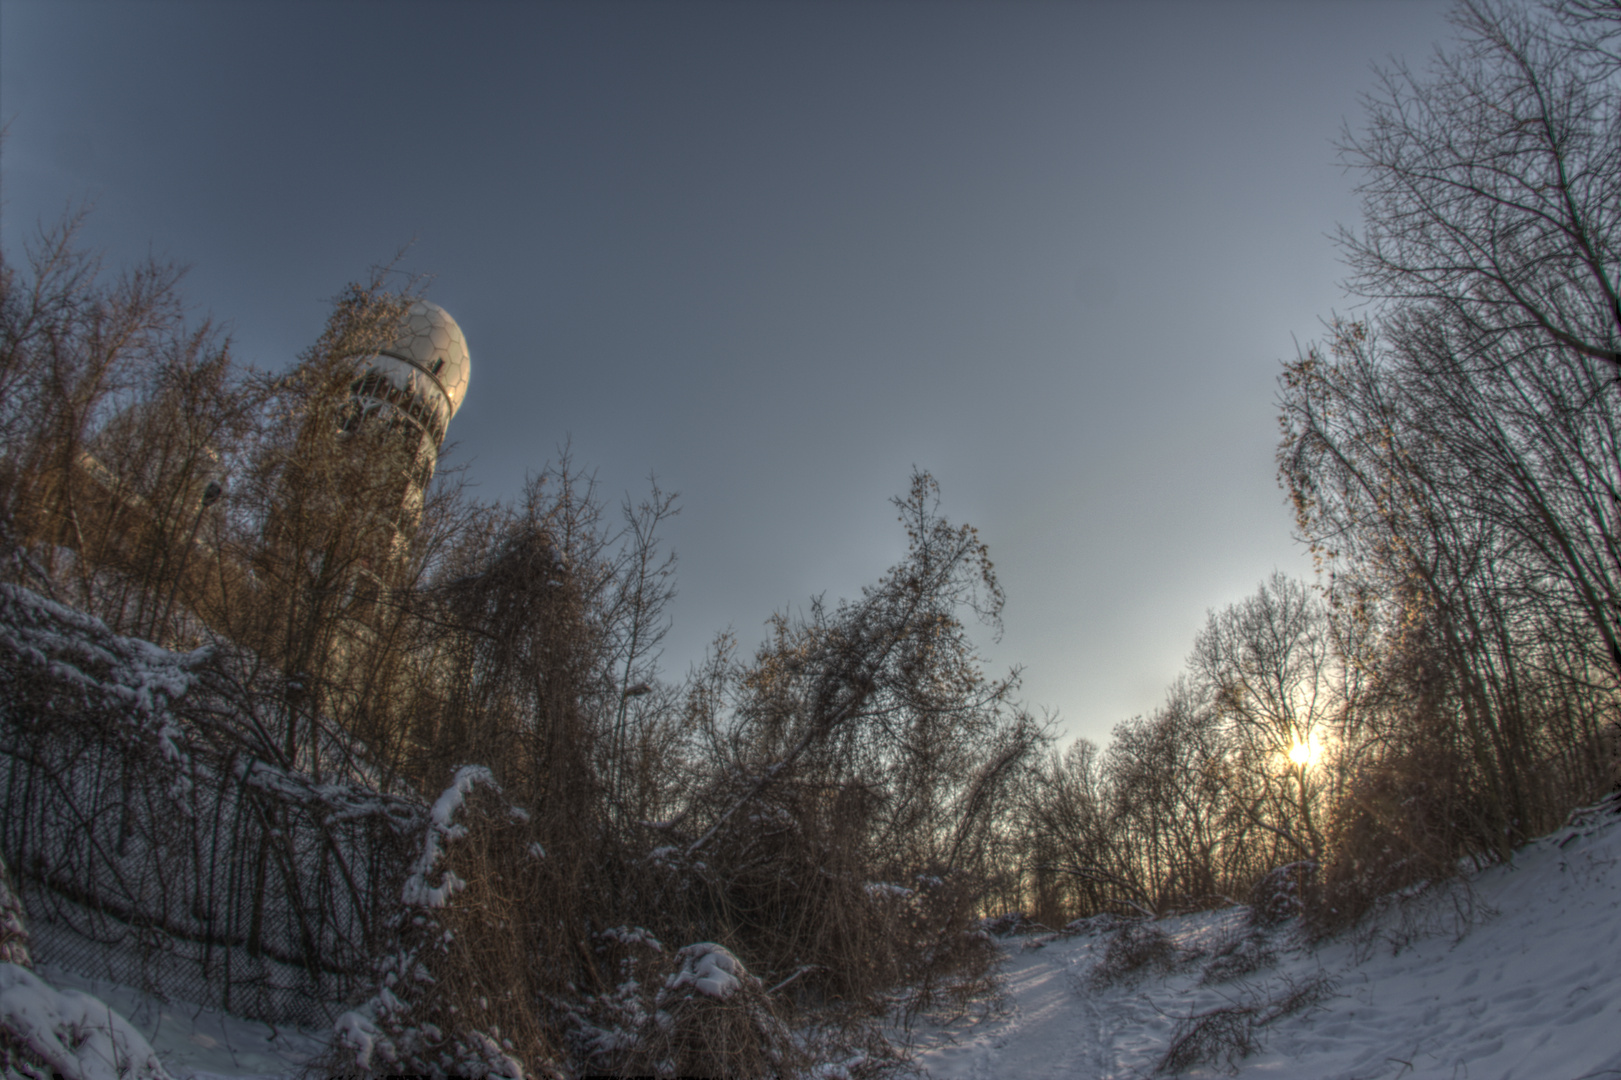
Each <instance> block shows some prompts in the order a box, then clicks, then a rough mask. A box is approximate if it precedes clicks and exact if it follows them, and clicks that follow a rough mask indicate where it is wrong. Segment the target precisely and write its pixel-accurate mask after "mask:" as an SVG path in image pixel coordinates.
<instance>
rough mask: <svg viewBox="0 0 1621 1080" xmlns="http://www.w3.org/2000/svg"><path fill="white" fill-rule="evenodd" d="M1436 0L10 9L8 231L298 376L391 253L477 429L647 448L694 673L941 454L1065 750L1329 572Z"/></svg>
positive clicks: (995, 663)
mask: <svg viewBox="0 0 1621 1080" xmlns="http://www.w3.org/2000/svg"><path fill="white" fill-rule="evenodd" d="M1447 10H1448V6H1447V4H1446V3H1444V2H1441V3H1432V2H1426V0H1338V2H1334V0H1266V2H1251V0H1202V2H1171V0H1133V2H1126V0H1092V2H1087V0H1071V2H1068V3H1035V2H1031V3H1018V2H996V3H991V2H988V0H987V2H982V3H954V2H949V0H942V2H938V3H904V2H898V0H885V2H860V0H827V2H820V3H787V2H772V0H760V2H750V3H744V2H731V3H697V2H685V3H677V2H673V0H669V2H656V0H639V2H614V0H596V2H592V3H578V4H565V3H540V2H534V3H520V2H497V0H470V2H462V3H448V2H445V3H411V2H398V0H394V2H386V3H384V2H361V0H351V2H330V3H315V2H300V0H277V2H273V3H258V2H253V0H234V2H232V3H204V2H184V3H175V2H160V0H143V2H140V3H133V2H132V3H115V2H112V0H47V2H28V0H0V123H3V124H4V125H5V130H6V134H5V138H4V142H3V144H0V244H3V246H4V248H5V251H6V255H7V257H8V258H9V259H17V258H18V257H19V256H20V255H21V253H22V247H23V245H24V244H25V243H26V242H27V241H28V239H29V237H30V235H32V234H33V233H34V232H35V231H36V230H37V228H38V227H39V225H40V224H42V223H44V224H50V223H53V222H56V221H58V220H59V219H60V218H61V216H62V215H63V213H64V211H65V210H67V209H68V208H69V207H71V206H75V205H79V204H85V203H88V204H89V205H91V206H92V207H93V211H92V213H91V216H90V218H89V221H88V224H87V226H86V228H85V232H84V234H83V235H84V239H85V242H86V243H87V244H88V245H89V246H91V247H93V248H96V249H98V250H101V251H104V252H105V255H106V260H107V265H108V266H110V267H113V268H116V267H119V266H125V265H129V264H130V263H132V262H134V261H136V260H139V259H141V258H144V257H145V256H146V255H148V254H154V255H157V256H159V257H160V258H164V259H172V260H175V261H177V262H180V263H184V264H186V265H188V266H189V267H190V271H189V274H188V276H187V278H186V281H185V285H184V290H185V293H186V295H187V297H188V298H189V300H190V301H191V303H192V304H193V305H194V307H195V313H196V316H197V317H198V318H199V319H200V318H204V317H211V318H213V319H215V320H217V321H218V322H220V323H221V324H222V325H224V326H225V327H226V328H227V330H228V331H229V332H230V334H231V335H232V337H233V340H234V346H235V351H236V353H237V355H238V356H239V357H240V358H241V359H242V360H244V361H246V362H248V363H251V364H253V365H255V366H258V367H261V368H268V369H280V368H283V367H285V366H287V365H288V364H289V363H291V362H292V360H293V359H294V357H295V356H296V355H297V354H298V353H299V351H300V350H301V349H303V348H305V347H306V346H307V345H309V344H310V343H311V342H313V340H314V339H315V337H316V336H317V335H318V333H319V331H320V327H321V325H322V322H323V320H324V318H325V315H326V313H327V311H328V305H329V301H330V299H331V297H333V296H334V295H335V294H336V293H337V292H338V291H339V290H340V289H341V288H342V287H343V285H344V284H345V283H346V282H348V281H351V280H356V279H360V278H363V277H364V276H365V275H366V274H367V273H368V270H369V268H370V267H372V266H373V265H376V264H379V263H386V262H388V261H389V260H390V259H392V258H393V257H394V256H395V255H396V254H397V253H398V252H400V251H401V249H402V248H403V249H404V254H403V256H402V257H401V259H400V261H399V263H398V266H399V267H400V268H401V269H402V270H404V271H406V272H409V273H419V274H426V275H431V283H430V285H429V286H428V290H427V296H428V297H429V298H430V299H432V300H434V301H436V302H438V303H440V304H441V305H443V306H444V307H445V308H446V309H447V310H449V311H450V313H451V314H452V315H453V316H454V317H455V318H456V320H457V321H458V322H459V323H460V324H461V326H462V329H463V331H464V333H465V335H466V338H467V341H468V345H469V348H470V351H471V354H472V373H471V381H470V385H469V389H468V394H467V399H466V402H465V404H464V406H463V407H462V409H461V411H460V412H459V413H458V415H457V417H456V419H455V421H454V423H453V424H452V425H451V429H450V438H451V440H452V441H453V442H454V443H455V446H454V448H453V449H452V450H451V453H450V456H449V461H451V462H454V463H458V464H461V465H464V466H465V467H466V471H467V475H468V477H469V478H470V479H472V480H473V481H474V482H475V483H476V484H477V485H478V486H477V494H478V496H479V497H481V498H485V499H491V500H494V499H507V498H511V497H513V496H514V495H515V494H517V493H518V491H519V490H520V489H521V487H522V484H523V482H524V478H525V476H526V475H528V474H530V473H533V472H535V471H538V470H539V469H541V468H543V467H544V466H545V465H546V464H547V462H548V461H553V460H555V459H556V457H557V454H558V452H559V449H560V448H561V447H563V446H565V445H567V446H569V447H570V449H571V453H572V455H573V459H574V462H575V464H576V465H578V466H582V467H584V468H586V469H587V470H589V471H592V472H594V473H595V476H596V479H597V482H598V484H599V485H600V488H601V490H602V491H603V492H604V493H605V494H606V495H607V496H608V497H609V498H610V499H612V500H615V501H617V500H618V499H620V498H622V497H623V496H625V495H627V494H628V495H630V496H631V497H633V498H636V497H639V496H641V495H642V494H644V493H645V491H646V489H647V485H648V477H649V475H650V474H653V475H656V476H657V479H658V483H659V484H660V485H661V486H662V487H663V488H665V489H666V490H671V491H676V492H679V493H680V506H681V512H680V515H679V517H678V518H676V519H675V521H674V522H673V523H672V525H671V527H670V528H669V529H668V530H667V531H666V534H665V535H666V539H667V541H668V542H669V544H670V545H671V547H672V548H673V549H674V550H675V552H676V554H677V556H678V559H679V563H678V574H679V582H678V587H679V590H680V594H679V596H678V597H677V599H676V601H675V603H674V605H673V608H672V612H671V613H672V615H673V617H674V627H673V629H672V631H671V633H670V635H669V637H668V638H667V639H666V641H665V653H664V657H663V662H664V666H665V669H666V672H667V673H668V674H669V675H670V676H671V677H674V678H680V677H682V676H683V675H684V674H685V673H686V671H687V670H688V668H689V666H690V665H691V664H693V663H694V662H696V661H698V660H699V659H700V658H701V657H702V655H703V652H704V650H705V648H706V646H707V645H708V644H709V642H710V641H711V640H712V639H713V637H714V635H715V634H716V633H717V632H719V631H722V630H726V629H728V628H730V629H731V630H733V631H734V632H735V633H736V634H737V636H738V638H739V641H740V643H741V644H742V645H743V646H744V648H745V649H751V648H752V646H753V645H754V644H755V643H757V642H758V641H760V640H761V639H762V638H763V637H764V635H765V630H766V628H765V621H766V619H767V618H768V617H769V616H770V615H771V613H772V612H773V611H779V610H796V609H801V608H803V607H804V606H805V605H806V603H807V601H808V600H809V598H810V597H812V596H814V595H818V594H823V595H825V596H826V597H827V598H828V599H829V600H833V599H837V598H840V597H854V596H856V595H858V594H859V592H860V589H861V587H862V586H863V585H864V584H867V583H872V582H875V581H876V580H877V579H878V577H879V576H880V575H881V574H882V573H883V572H884V570H885V569H886V568H887V567H889V566H890V565H892V564H893V563H894V562H896V561H897V560H898V558H899V557H900V556H901V555H902V554H903V553H904V550H905V536H904V534H903V532H902V530H901V527H900V525H899V524H898V523H897V522H896V520H895V512H894V509H893V507H892V506H891V505H890V504H889V499H890V498H891V497H892V496H896V495H900V494H902V493H904V492H905V490H906V488H907V485H908V478H909V476H910V474H911V471H912V469H913V468H914V467H917V468H920V469H925V470H927V471H929V472H930V473H932V474H933V475H934V476H935V478H936V479H937V480H938V481H939V483H940V487H941V492H942V496H943V502H942V510H943V512H944V513H945V514H946V515H947V516H948V517H950V518H951V519H952V520H955V521H966V522H969V523H972V524H973V525H975V526H977V527H978V529H979V532H980V535H981V537H982V539H984V540H985V541H986V542H987V543H988V544H989V546H990V551H991V556H992V558H993V559H994V560H995V563H996V567H997V572H998V574H999V577H1000V580H1001V582H1002V585H1003V587H1004V589H1005V590H1006V594H1007V605H1006V608H1005V611H1004V620H1003V633H1002V636H1001V638H1000V640H993V638H992V635H991V633H990V632H989V630H988V629H987V630H984V631H982V632H981V633H980V634H979V635H978V640H979V642H980V644H981V647H982V652H983V654H984V656H985V658H986V660H987V663H988V665H989V666H990V668H991V669H992V670H993V671H996V670H1002V669H1005V668H1007V667H1010V666H1013V665H1019V666H1021V667H1022V668H1023V671H1024V675H1023V683H1022V690H1021V697H1022V698H1023V699H1024V701H1025V702H1026V703H1027V704H1028V705H1029V706H1030V707H1031V708H1032V709H1033V710H1034V711H1036V712H1038V713H1040V712H1042V711H1046V712H1048V713H1050V714H1051V715H1052V717H1053V718H1054V720H1055V722H1056V726H1055V732H1056V733H1057V734H1058V735H1059V736H1060V737H1062V738H1065V739H1067V738H1070V737H1074V736H1082V737H1086V738H1090V739H1092V740H1094V741H1096V742H1105V741H1107V739H1108V737H1109V732H1110V730H1111V729H1112V728H1113V727H1114V725H1116V724H1117V723H1119V722H1121V721H1123V720H1126V719H1128V718H1129V717H1131V716H1133V715H1137V714H1142V713H1146V712H1148V711H1149V710H1151V709H1153V708H1154V707H1155V706H1156V705H1158V704H1159V702H1160V701H1161V699H1162V697H1163V694H1164V691H1165V688H1166V686H1167V685H1168V684H1169V683H1170V681H1171V680H1172V679H1174V678H1175V677H1176V676H1177V674H1178V673H1179V672H1180V671H1181V670H1182V668H1183V664H1184V661H1185V658H1186V656H1187V653H1188V651H1189V649H1190V648H1191V646H1192V643H1193V639H1194V636H1195V635H1196V634H1197V632H1198V631H1199V629H1200V628H1201V627H1202V626H1203V624H1204V622H1205V619H1206V618H1207V616H1208V613H1209V612H1210V611H1211V610H1213V609H1217V608H1220V607H1222V606H1225V605H1227V604H1230V603H1234V602H1236V601H1239V600H1241V599H1242V598H1243V597H1245V596H1246V595H1248V594H1250V593H1252V592H1253V591H1255V589H1256V588H1257V587H1258V586H1259V584H1260V582H1261V580H1262V579H1263V578H1264V577H1266V576H1267V575H1268V574H1269V573H1271V572H1272V571H1273V570H1274V569H1279V570H1283V571H1285V572H1287V573H1291V574H1296V575H1300V576H1302V577H1308V578H1309V577H1310V575H1311V573H1312V570H1311V564H1310V561H1309V559H1308V558H1307V557H1306V555H1305V553H1304V551H1303V549H1302V548H1301V547H1300V545H1299V544H1298V543H1297V542H1296V541H1295V540H1294V537H1293V533H1292V525H1293V522H1292V517H1291V514H1290V511H1289V509H1288V507H1287V505H1286V502H1285V498H1284V495H1283V492H1282V491H1281V490H1280V488H1279V487H1278V484H1277V479H1276V475H1275V467H1274V461H1273V455H1274V452H1275V449H1276V443H1277V434H1278V429H1277V421H1276V415H1277V410H1276V394H1277V387H1276V380H1277V375H1278V372H1279V368H1280V363H1281V362H1282V361H1284V360H1286V359H1290V358H1292V357H1293V356H1294V355H1295V352H1296V349H1297V346H1298V345H1301V344H1304V343H1306V342H1308V341H1310V340H1311V339H1313V338H1314V337H1316V336H1318V335H1319V334H1320V333H1321V322H1320V320H1321V319H1322V318H1324V317H1326V316H1328V315H1330V314H1331V313H1333V312H1336V311H1339V312H1349V311H1351V310H1353V309H1354V305H1355V300H1354V298H1351V297H1348V296H1347V294H1346V292H1345V290H1344V288H1343V285H1342V282H1343V280H1344V277H1345V268H1344V267H1343V266H1342V264H1341V263H1340V262H1339V259H1338V256H1337V253H1336V250H1335V248H1334V245H1333V243H1332V241H1331V235H1332V233H1333V232H1334V230H1335V228H1336V227H1337V226H1338V225H1340V224H1345V225H1350V226H1355V225H1356V224H1357V222H1358V202H1357V197H1356V195H1355V192H1354V186H1355V177H1354V176H1353V175H1350V174H1347V173H1346V172H1345V171H1344V170H1343V169H1342V168H1341V167H1340V166H1339V164H1337V161H1336V155H1335V151H1334V146H1333V144H1334V140H1335V139H1336V137H1337V136H1338V135H1339V134H1340V132H1341V129H1342V127H1343V126H1344V125H1346V124H1350V125H1351V126H1352V127H1355V126H1356V125H1357V124H1359V123H1360V117H1361V105H1360V103H1359V95H1360V94H1361V93H1363V92H1365V91H1367V90H1369V89H1371V87H1372V85H1373V78H1374V74H1373V69H1374V65H1375V64H1388V63H1390V62H1392V61H1400V60H1406V61H1408V62H1410V63H1412V64H1414V65H1419V66H1421V65H1422V64H1423V63H1424V62H1425V61H1426V59H1427V57H1428V56H1429V55H1430V54H1431V52H1432V51H1433V49H1434V47H1435V46H1436V45H1437V44H1440V43H1444V42H1445V41H1447V40H1448V39H1449V38H1450V36H1451V30H1450V27H1449V26H1448V24H1447V22H1446V13H1447Z"/></svg>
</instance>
